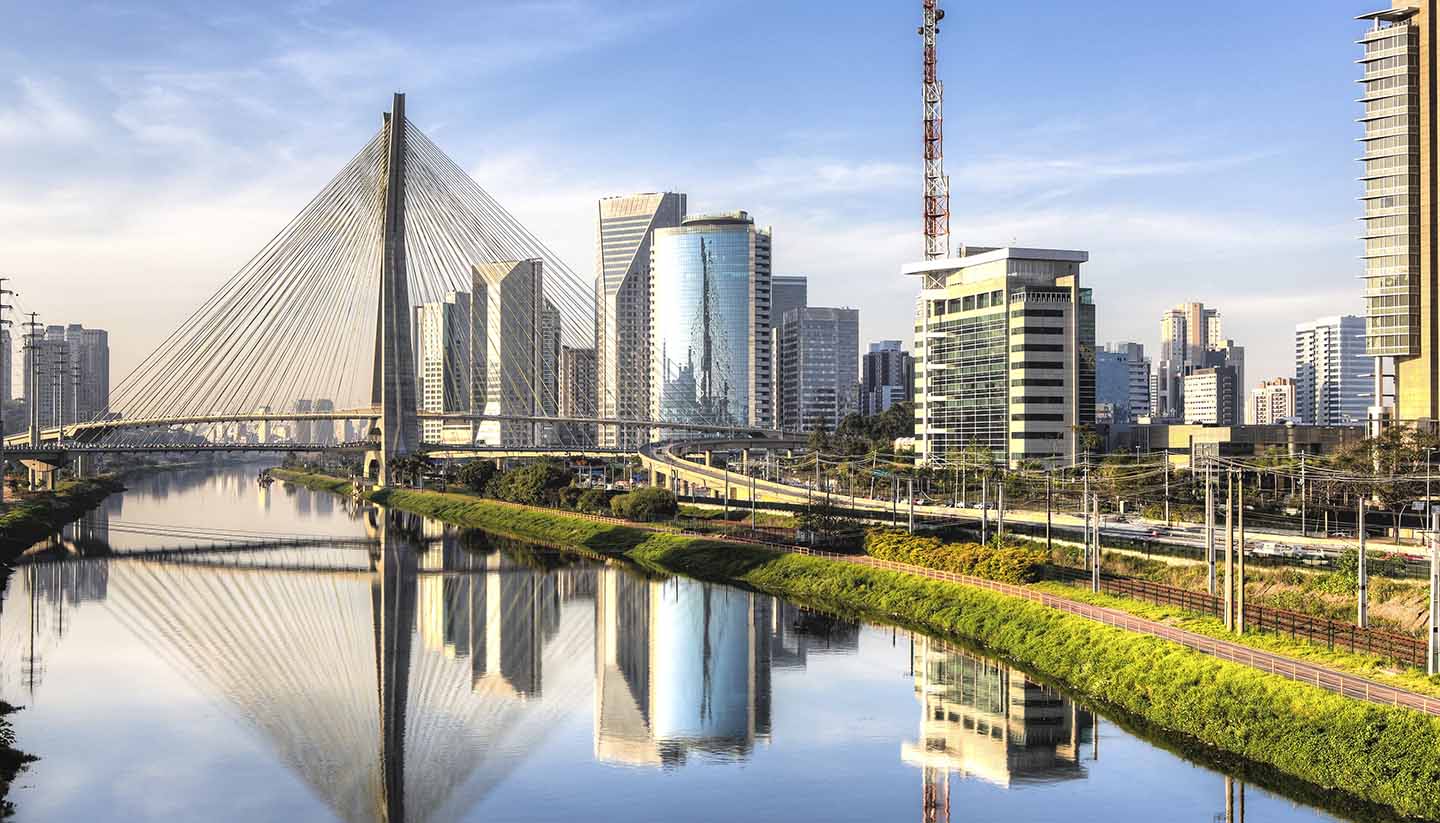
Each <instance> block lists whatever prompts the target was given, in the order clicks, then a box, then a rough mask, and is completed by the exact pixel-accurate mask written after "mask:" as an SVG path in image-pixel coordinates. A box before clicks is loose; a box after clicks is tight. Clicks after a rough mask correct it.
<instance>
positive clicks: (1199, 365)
mask: <svg viewBox="0 0 1440 823" xmlns="http://www.w3.org/2000/svg"><path fill="white" fill-rule="evenodd" d="M1223 342H1224V334H1223V329H1222V326H1221V321H1220V312H1219V311H1217V310H1215V309H1213V308H1209V307H1207V306H1206V305H1205V304H1204V303H1181V304H1180V305H1178V306H1175V307H1173V308H1170V309H1166V310H1165V312H1163V313H1162V314H1161V315H1160V356H1159V360H1158V361H1157V362H1156V364H1155V392H1154V394H1155V400H1154V406H1153V408H1152V409H1151V412H1152V413H1153V414H1154V415H1155V416H1156V417H1160V418H1164V419H1178V418H1180V417H1181V416H1182V415H1183V413H1184V409H1185V375H1186V374H1188V373H1190V372H1192V371H1195V370H1196V369H1203V368H1207V367H1209V366H1211V365H1213V364H1212V363H1210V362H1207V359H1206V354H1207V353H1208V352H1210V351H1211V350H1213V349H1216V348H1217V347H1219V346H1221V345H1222V344H1223Z"/></svg>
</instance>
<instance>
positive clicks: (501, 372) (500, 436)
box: [471, 260, 560, 446]
mask: <svg viewBox="0 0 1440 823" xmlns="http://www.w3.org/2000/svg"><path fill="white" fill-rule="evenodd" d="M473 292H474V301H473V303H472V308H471V311H472V312H474V313H475V315H476V316H475V317H474V318H473V319H472V322H473V323H474V324H475V325H476V327H477V328H479V329H482V330H483V332H482V333H481V334H479V335H478V336H477V337H476V339H475V341H474V344H473V345H472V348H471V356H472V357H474V358H476V360H477V361H479V362H481V363H483V364H484V378H485V379H484V384H485V388H484V395H483V400H484V412H485V414H490V415H497V416H505V415H514V416H518V417H529V416H550V417H554V416H555V413H556V411H557V410H558V408H559V387H558V386H557V385H556V383H557V378H558V375H559V365H558V364H559V357H560V355H559V345H560V331H559V327H560V323H559V312H558V310H557V309H556V308H555V306H554V305H553V304H552V303H551V302H550V301H549V300H548V299H546V297H545V272H544V268H543V263H542V261H540V260H518V261H517V260H509V261H501V262H495V263H477V264H476V265H475V266H474V281H473ZM551 427H552V424H542V423H537V422H533V421H523V420H486V421H484V422H483V423H481V424H480V429H479V433H478V434H477V435H476V440H477V442H480V443H487V444H490V445H497V446H532V445H545V444H546V441H547V433H548V432H549V431H550V429H551Z"/></svg>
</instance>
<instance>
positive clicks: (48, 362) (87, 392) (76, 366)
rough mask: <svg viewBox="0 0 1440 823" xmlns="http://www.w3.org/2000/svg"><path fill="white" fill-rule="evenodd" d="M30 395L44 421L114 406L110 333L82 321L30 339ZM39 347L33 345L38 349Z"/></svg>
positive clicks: (72, 419) (69, 419) (86, 416)
mask: <svg viewBox="0 0 1440 823" xmlns="http://www.w3.org/2000/svg"><path fill="white" fill-rule="evenodd" d="M26 347H27V348H26V351H25V365H24V380H25V385H24V397H25V401H26V403H27V404H33V405H34V406H37V407H38V411H39V417H40V427H41V428H47V427H51V426H58V425H60V424H61V423H62V422H63V423H64V424H66V425H69V424H71V423H78V422H83V421H86V420H92V419H94V418H95V417H98V416H100V415H102V414H104V413H105V412H106V411H107V410H108V409H109V408H110V338H109V335H108V334H107V333H106V332H105V331H103V330H101V329H87V328H84V327H83V326H80V325H78V324H71V325H70V326H68V327H67V326H47V327H46V328H45V331H44V332H41V333H38V334H37V335H36V336H35V337H34V338H29V337H28V335H27V339H26ZM32 349H33V351H32Z"/></svg>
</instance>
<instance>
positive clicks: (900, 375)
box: [860, 340, 915, 415]
mask: <svg viewBox="0 0 1440 823" xmlns="http://www.w3.org/2000/svg"><path fill="white" fill-rule="evenodd" d="M862 373H863V374H862V377H861V379H860V413H861V414H867V415H868V414H879V413H881V412H883V411H885V410H886V409H888V408H890V407H891V406H893V405H895V404H896V403H904V402H908V401H910V400H912V399H914V397H915V358H913V357H911V356H910V352H908V351H906V350H905V344H904V343H903V342H901V341H899V340H881V341H878V342H875V343H871V344H870V351H869V352H867V353H866V354H865V358H864V362H863V365H862Z"/></svg>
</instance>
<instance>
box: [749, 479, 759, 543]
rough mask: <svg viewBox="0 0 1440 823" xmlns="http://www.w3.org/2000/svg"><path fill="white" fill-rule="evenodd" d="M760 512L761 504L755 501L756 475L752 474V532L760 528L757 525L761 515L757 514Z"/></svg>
mask: <svg viewBox="0 0 1440 823" xmlns="http://www.w3.org/2000/svg"><path fill="white" fill-rule="evenodd" d="M759 510H760V504H759V502H757V501H756V500H755V475H753V474H752V475H750V528H751V530H754V529H756V528H758V526H757V525H756V521H757V519H758V517H759V515H758V514H757V512H758V511H759Z"/></svg>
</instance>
